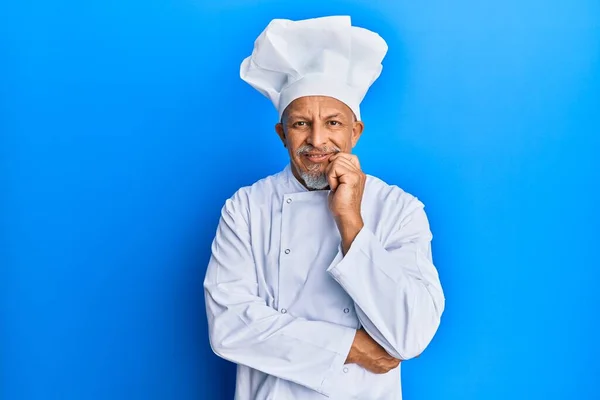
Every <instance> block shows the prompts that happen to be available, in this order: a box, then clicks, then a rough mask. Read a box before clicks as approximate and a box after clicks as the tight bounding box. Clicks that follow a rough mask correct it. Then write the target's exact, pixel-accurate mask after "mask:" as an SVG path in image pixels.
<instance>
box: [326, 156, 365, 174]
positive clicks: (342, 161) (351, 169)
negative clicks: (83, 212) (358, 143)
mask: <svg viewBox="0 0 600 400" xmlns="http://www.w3.org/2000/svg"><path fill="white" fill-rule="evenodd" d="M336 166H343V167H345V169H346V170H347V172H348V173H353V174H362V171H361V170H360V169H358V168H356V165H354V164H353V163H352V162H350V160H348V159H346V158H336V159H335V160H334V161H332V162H330V163H329V165H328V167H330V168H335V167H336Z"/></svg>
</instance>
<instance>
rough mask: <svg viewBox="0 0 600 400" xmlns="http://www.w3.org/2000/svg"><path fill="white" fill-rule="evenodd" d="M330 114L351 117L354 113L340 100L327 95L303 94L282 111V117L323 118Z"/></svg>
mask: <svg viewBox="0 0 600 400" xmlns="http://www.w3.org/2000/svg"><path fill="white" fill-rule="evenodd" d="M332 115H339V117H341V118H347V119H353V117H354V113H353V112H352V110H351V109H350V107H348V106H347V105H346V104H345V103H343V102H342V101H340V100H338V99H336V98H333V97H329V96H305V97H299V98H297V99H295V100H294V101H292V102H291V103H290V105H289V106H287V107H286V109H285V111H284V112H283V118H297V117H304V118H313V119H325V118H328V117H331V116H332Z"/></svg>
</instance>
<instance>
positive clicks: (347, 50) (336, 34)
mask: <svg viewBox="0 0 600 400" xmlns="http://www.w3.org/2000/svg"><path fill="white" fill-rule="evenodd" d="M387 49H388V47H387V44H386V43H385V40H383V38H381V36H379V35H378V34H376V33H375V32H371V31H369V30H367V29H363V28H358V27H355V26H352V25H351V22H350V17H349V16H334V17H323V18H314V19H307V20H302V21H291V20H287V19H274V20H273V21H271V23H269V25H268V26H267V27H266V28H265V30H264V31H263V32H262V33H261V34H260V36H259V37H258V38H257V39H256V41H255V42H254V50H253V51H252V55H251V56H249V57H247V58H246V59H245V60H244V61H243V62H242V65H241V67H240V76H241V78H242V79H243V80H244V81H246V82H248V83H249V84H250V85H252V87H254V88H255V89H256V90H258V91H259V92H261V93H262V94H263V95H265V96H266V97H268V98H269V99H270V100H271V101H272V102H273V105H275V108H276V109H277V111H278V112H279V117H280V118H281V115H282V114H283V111H284V110H285V108H286V107H287V106H288V105H289V104H290V103H291V102H292V101H294V100H295V99H297V98H299V97H304V96H329V97H333V98H335V99H338V100H340V101H341V102H343V103H345V104H346V105H347V106H348V107H350V109H351V110H352V111H353V112H354V114H355V116H356V118H357V119H358V120H360V108H359V105H360V102H361V101H362V100H363V98H364V96H365V94H366V93H367V90H368V89H369V87H370V86H371V84H373V82H374V81H375V80H376V79H377V78H378V77H379V74H381V70H382V65H381V61H382V60H383V57H385V54H386V52H387Z"/></svg>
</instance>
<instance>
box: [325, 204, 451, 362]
mask: <svg viewBox="0 0 600 400" xmlns="http://www.w3.org/2000/svg"><path fill="white" fill-rule="evenodd" d="M411 203H412V204H411V205H409V207H410V208H411V211H410V212H409V213H408V215H407V216H403V217H402V218H401V221H400V222H397V223H396V225H397V227H396V228H395V229H393V231H392V233H391V234H390V236H389V238H387V239H386V241H385V244H382V243H381V242H380V240H379V239H378V238H377V237H376V236H375V235H374V234H373V233H372V232H371V231H369V229H367V228H366V227H364V228H363V229H362V230H361V231H360V232H359V234H358V235H357V236H356V238H355V239H354V241H353V242H352V245H351V246H350V249H349V250H348V252H347V254H346V255H345V256H344V255H343V254H342V252H341V250H340V251H339V252H338V255H337V256H336V258H335V259H334V261H333V262H332V264H331V265H330V266H329V268H328V269H327V271H328V272H329V273H330V274H331V276H332V277H333V278H334V279H335V280H336V281H337V282H338V283H339V284H340V285H341V286H342V287H343V288H344V290H345V291H346V292H347V293H348V295H350V297H352V299H353V300H354V303H355V308H356V312H357V315H358V318H359V320H360V322H361V324H362V326H363V327H364V329H365V330H366V331H367V332H368V333H369V335H370V336H371V337H372V338H373V339H375V341H377V342H378V343H379V344H380V345H381V346H382V347H383V348H384V349H385V350H386V351H387V352H388V353H389V354H390V355H391V356H393V357H395V358H397V359H400V360H407V359H410V358H413V357H416V356H418V355H419V354H421V352H423V350H424V349H425V348H426V347H427V345H428V344H429V343H430V341H431V340H432V339H433V336H434V334H435V332H436V331H437V328H438V326H439V324H440V318H441V315H442V313H443V311H444V307H445V298H444V294H443V291H442V286H441V284H440V281H439V277H438V273H437V271H436V269H435V267H434V265H433V262H432V257H431V245H430V244H431V239H432V235H431V232H430V230H429V222H428V220H427V217H426V215H425V212H424V210H423V204H422V203H421V202H420V201H418V200H417V199H414V200H413V201H412V202H411Z"/></svg>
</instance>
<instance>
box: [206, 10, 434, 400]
mask: <svg viewBox="0 0 600 400" xmlns="http://www.w3.org/2000/svg"><path fill="white" fill-rule="evenodd" d="M386 52H387V45H386V43H385V42H384V41H383V39H382V38H381V37H379V36H378V35H377V34H375V33H373V32H370V31H368V30H365V29H361V28H357V27H353V26H351V23H350V18H349V17H327V18H317V19H311V20H304V21H289V20H274V21H272V22H271V23H270V24H269V25H268V27H267V28H266V29H265V31H263V32H262V34H261V35H260V36H259V38H258V39H257V40H256V42H255V46H254V51H253V53H252V55H251V56H250V57H248V58H247V59H246V60H244V62H243V63H242V66H241V70H240V71H241V77H242V79H244V80H245V81H247V82H248V83H250V84H251V85H252V86H253V87H255V88H256V89H258V90H259V91H260V92H261V93H263V94H264V95H266V96H267V97H269V98H270V99H271V100H272V102H273V103H274V105H275V107H276V108H277V110H278V112H279V115H280V122H279V123H278V124H277V125H276V127H275V129H276V131H277V134H278V135H279V137H280V138H281V141H282V142H283V145H284V146H285V147H286V148H287V150H288V152H289V156H290V164H289V165H288V166H287V167H286V168H285V169H284V170H283V171H282V172H280V173H278V174H276V175H273V176H269V177H267V178H265V179H262V180H260V181H258V182H256V183H255V184H254V185H252V186H250V187H245V188H242V189H240V190H239V191H238V192H237V193H235V194H234V195H233V197H232V198H230V199H229V200H227V202H226V204H225V206H224V207H223V210H222V216H221V220H220V222H219V226H218V229H217V233H216V237H215V239H214V242H213V245H212V257H211V259H210V263H209V266H208V270H207V273H206V280H205V283H204V288H205V298H206V309H207V314H208V322H209V331H210V343H211V347H212V349H213V350H214V352H215V353H216V354H217V355H219V356H221V357H223V358H224V359H227V360H230V361H232V362H234V363H237V364H238V370H237V383H236V395H235V398H236V399H239V400H266V399H276V400H287V399H302V400H310V399H323V398H327V397H329V398H332V399H340V400H346V399H373V400H392V399H393V400H396V399H400V398H401V388H400V365H399V364H400V362H401V361H404V360H408V359H410V358H413V357H416V356H418V355H419V354H420V353H421V352H422V351H423V350H424V349H425V347H426V346H427V345H428V344H429V342H430V341H431V339H432V338H433V336H434V334H435V332H436V330H437V328H438V325H439V323H440V317H441V315H442V312H443V310H444V295H443V292H442V288H441V285H440V282H439V279H438V274H437V271H436V269H435V267H434V266H433V264H432V260H431V248H430V242H431V237H432V236H431V233H430V230H429V225H428V221H427V217H426V216H425V213H424V211H423V204H422V203H421V202H420V201H419V200H417V199H416V198H415V197H413V196H411V195H409V194H408V193H406V192H404V191H402V190H401V189H399V188H398V187H396V186H389V185H387V184H386V183H384V182H382V181H381V180H379V179H377V178H375V177H373V176H369V175H365V173H363V172H362V170H361V167H360V163H359V160H358V158H357V157H356V156H354V155H352V154H351V151H352V148H353V147H354V146H355V145H356V143H357V141H358V139H359V138H360V136H361V134H362V132H363V128H364V124H363V122H362V120H361V117H360V109H359V104H360V102H361V100H362V99H363V97H364V95H365V93H366V91H367V89H368V88H369V86H370V85H371V84H372V83H373V81H375V79H377V77H378V76H379V74H380V73H381V69H382V67H381V61H382V59H383V57H384V56H385V53H386Z"/></svg>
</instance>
